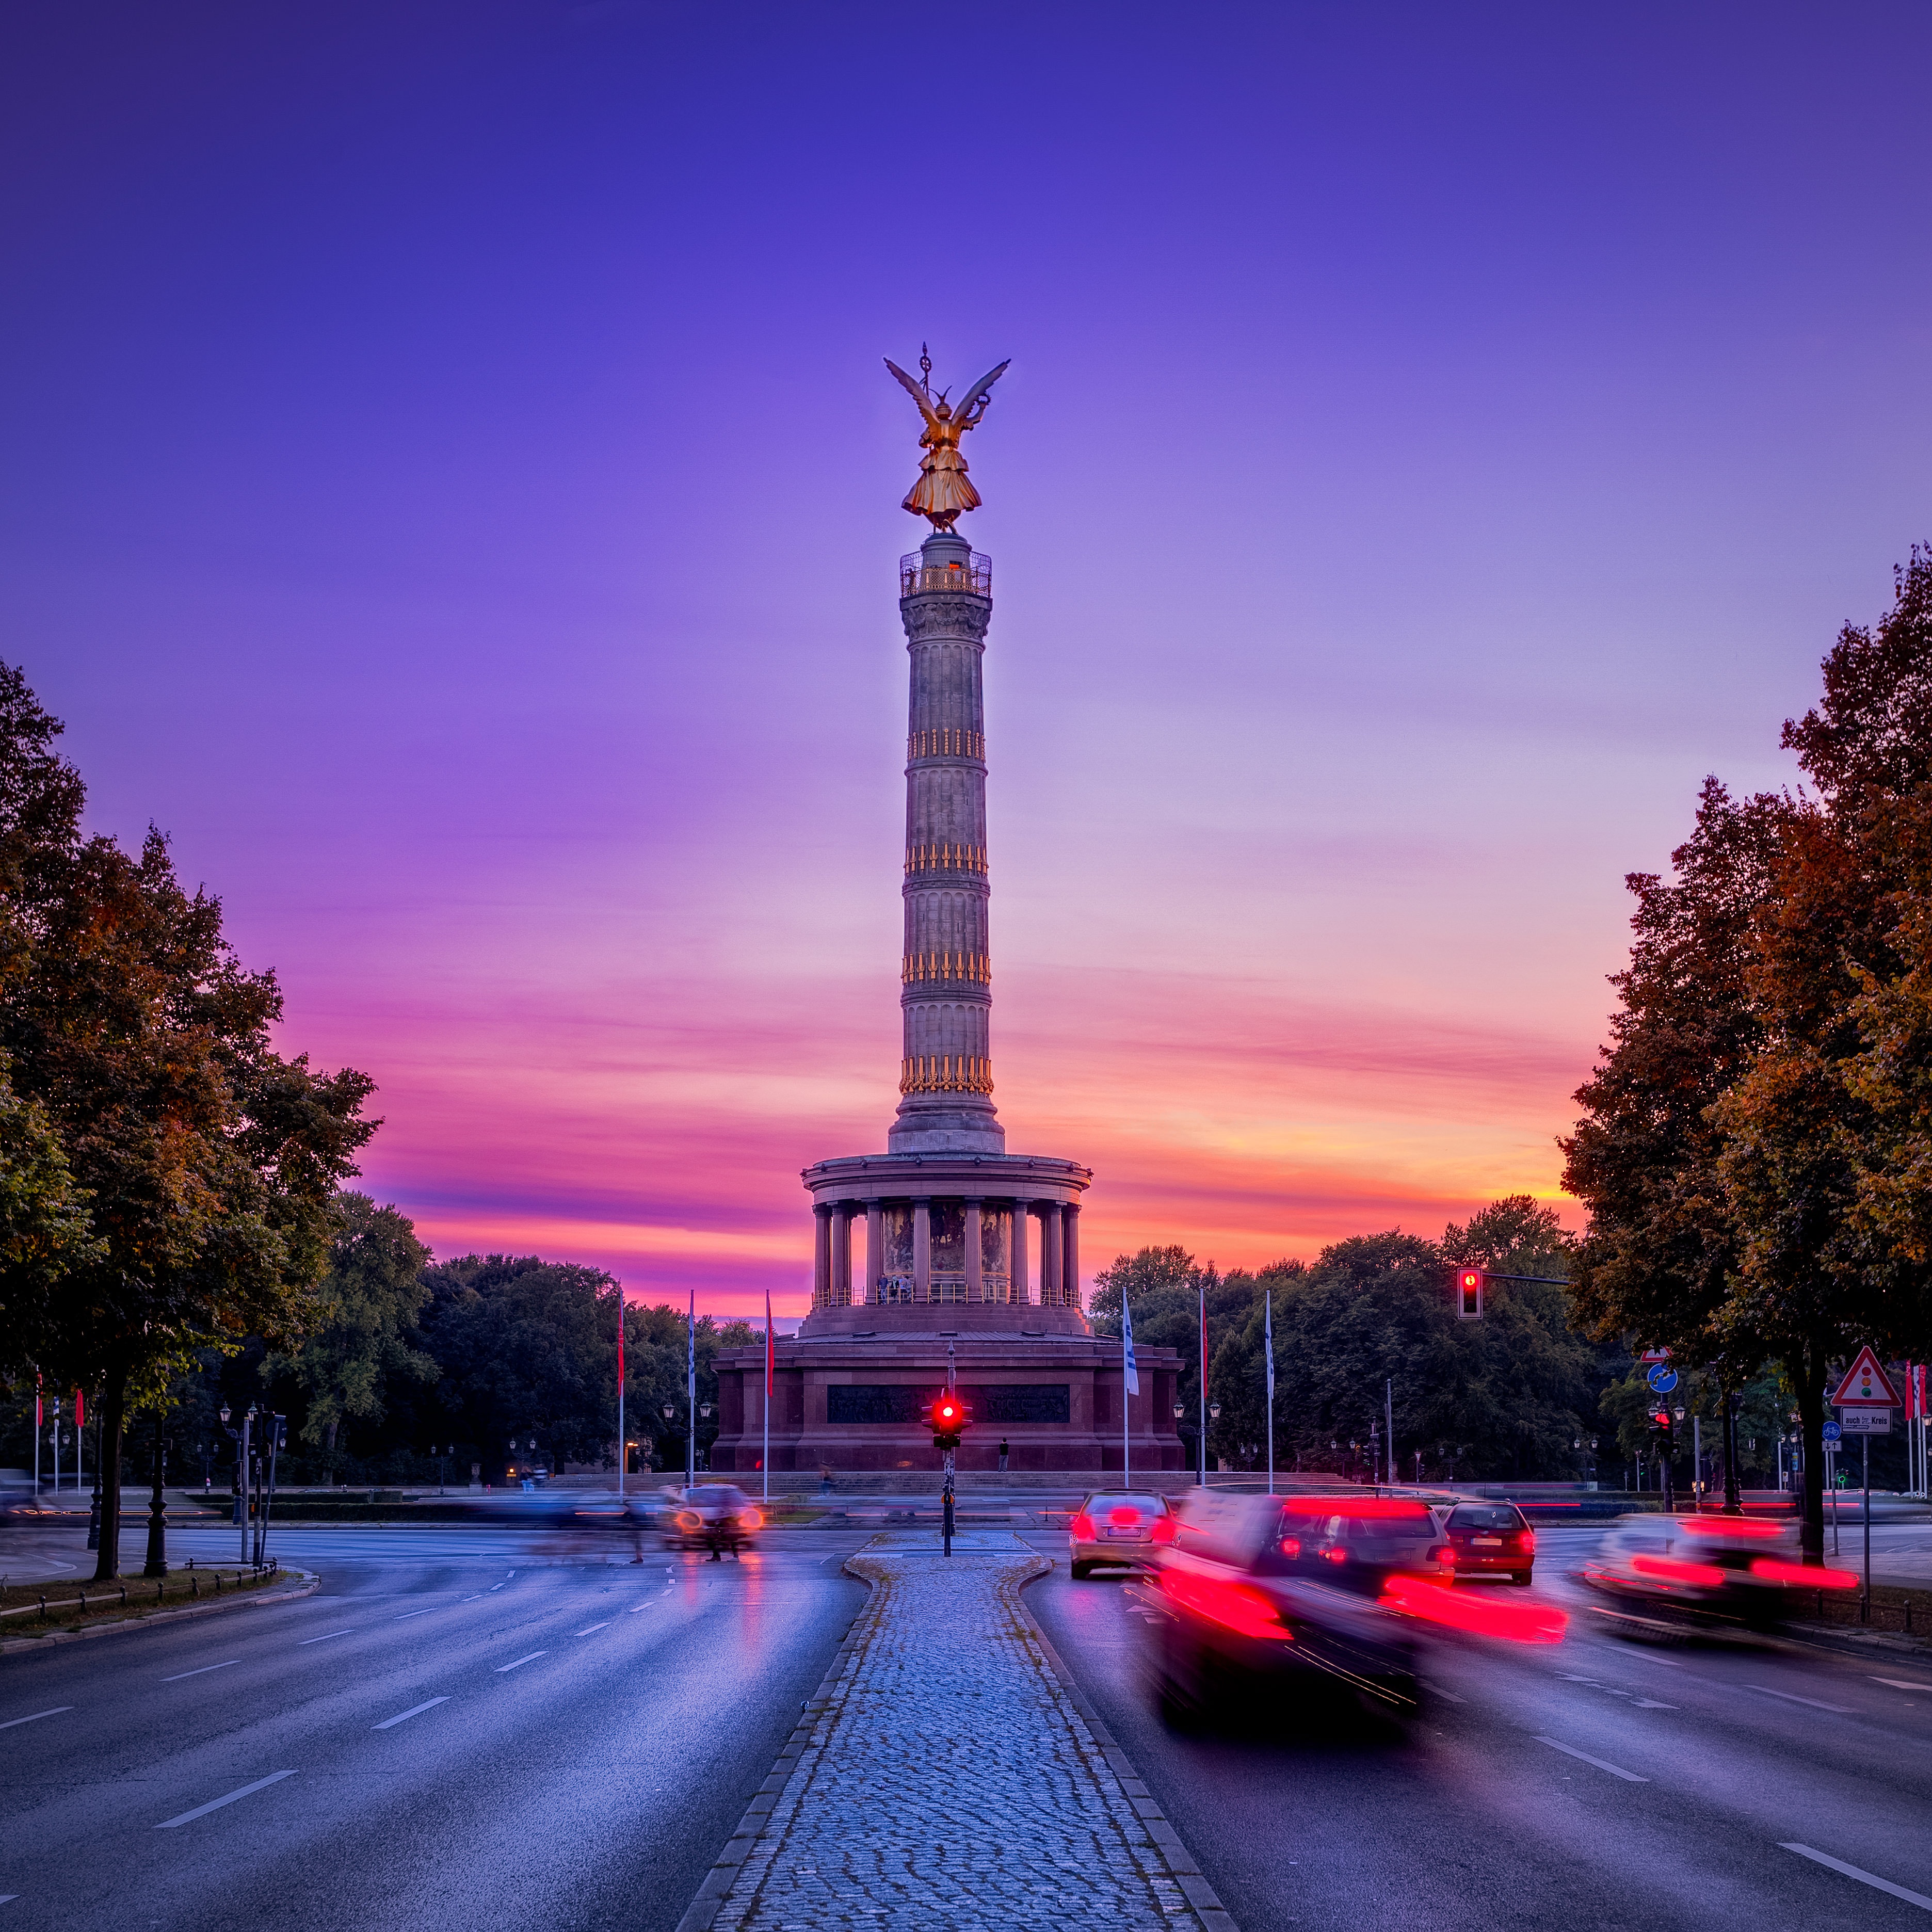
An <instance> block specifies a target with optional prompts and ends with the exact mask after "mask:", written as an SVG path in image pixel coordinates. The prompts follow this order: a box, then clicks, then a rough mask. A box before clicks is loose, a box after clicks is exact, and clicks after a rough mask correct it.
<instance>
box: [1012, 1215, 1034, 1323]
mask: <svg viewBox="0 0 1932 1932" xmlns="http://www.w3.org/2000/svg"><path fill="white" fill-rule="evenodd" d="M1007 1207H1008V1208H1010V1210H1011V1211H1012V1213H1013V1256H1012V1258H1011V1259H1010V1260H1009V1261H1008V1262H1007V1267H1008V1268H1009V1269H1010V1271H1011V1272H1012V1276H1013V1286H1012V1289H1010V1293H1011V1295H1012V1296H1013V1300H1014V1301H1015V1302H1016V1304H1019V1306H1020V1307H1025V1305H1026V1302H1027V1299H1028V1297H1027V1223H1028V1221H1029V1220H1031V1219H1032V1208H1033V1204H1032V1202H1030V1201H1010V1202H1007Z"/></svg>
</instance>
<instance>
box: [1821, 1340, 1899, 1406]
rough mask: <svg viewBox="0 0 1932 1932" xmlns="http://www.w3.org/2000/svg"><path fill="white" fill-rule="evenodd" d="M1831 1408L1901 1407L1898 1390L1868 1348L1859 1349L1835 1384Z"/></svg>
mask: <svg viewBox="0 0 1932 1932" xmlns="http://www.w3.org/2000/svg"><path fill="white" fill-rule="evenodd" d="M1904 1406H1905V1405H1904V1404H1903V1403H1902V1402H1900V1400H1899V1399H1898V1391H1897V1390H1896V1389H1894V1388H1893V1387H1892V1385H1891V1383H1890V1382H1888V1380H1887V1379H1886V1377H1885V1371H1884V1370H1883V1369H1882V1368H1881V1367H1879V1360H1878V1358H1877V1357H1876V1355H1873V1353H1872V1352H1871V1350H1870V1349H1869V1348H1864V1349H1860V1350H1859V1351H1858V1360H1857V1361H1855V1362H1854V1363H1853V1364H1852V1366H1851V1367H1850V1369H1849V1370H1848V1371H1847V1372H1846V1376H1845V1379H1844V1380H1843V1382H1841V1383H1840V1384H1839V1385H1838V1393H1837V1394H1835V1396H1833V1397H1832V1407H1833V1408H1834V1409H1903V1407H1904Z"/></svg>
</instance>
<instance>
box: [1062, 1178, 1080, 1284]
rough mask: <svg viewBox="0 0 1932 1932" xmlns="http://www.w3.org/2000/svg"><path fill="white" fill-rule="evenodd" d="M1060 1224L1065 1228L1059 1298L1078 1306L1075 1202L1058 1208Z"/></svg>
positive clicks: (1077, 1237)
mask: <svg viewBox="0 0 1932 1932" xmlns="http://www.w3.org/2000/svg"><path fill="white" fill-rule="evenodd" d="M1060 1215H1061V1226H1063V1227H1064V1229H1065V1230H1066V1241H1067V1250H1066V1256H1065V1258H1064V1260H1063V1261H1062V1262H1061V1271H1060V1299H1061V1302H1062V1304H1064V1306H1065V1307H1068V1308H1078V1307H1079V1306H1080V1208H1079V1204H1078V1203H1077V1202H1072V1201H1070V1202H1067V1205H1065V1206H1064V1208H1061V1211H1060Z"/></svg>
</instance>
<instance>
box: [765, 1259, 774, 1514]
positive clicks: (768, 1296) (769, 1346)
mask: <svg viewBox="0 0 1932 1932" xmlns="http://www.w3.org/2000/svg"><path fill="white" fill-rule="evenodd" d="M775 1359H776V1358H775V1352H774V1345H773V1343H772V1292H771V1290H770V1289H766V1290H765V1460H764V1469H765V1501H766V1503H767V1504H769V1502H771V1499H772V1367H773V1365H774V1363H775Z"/></svg>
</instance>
